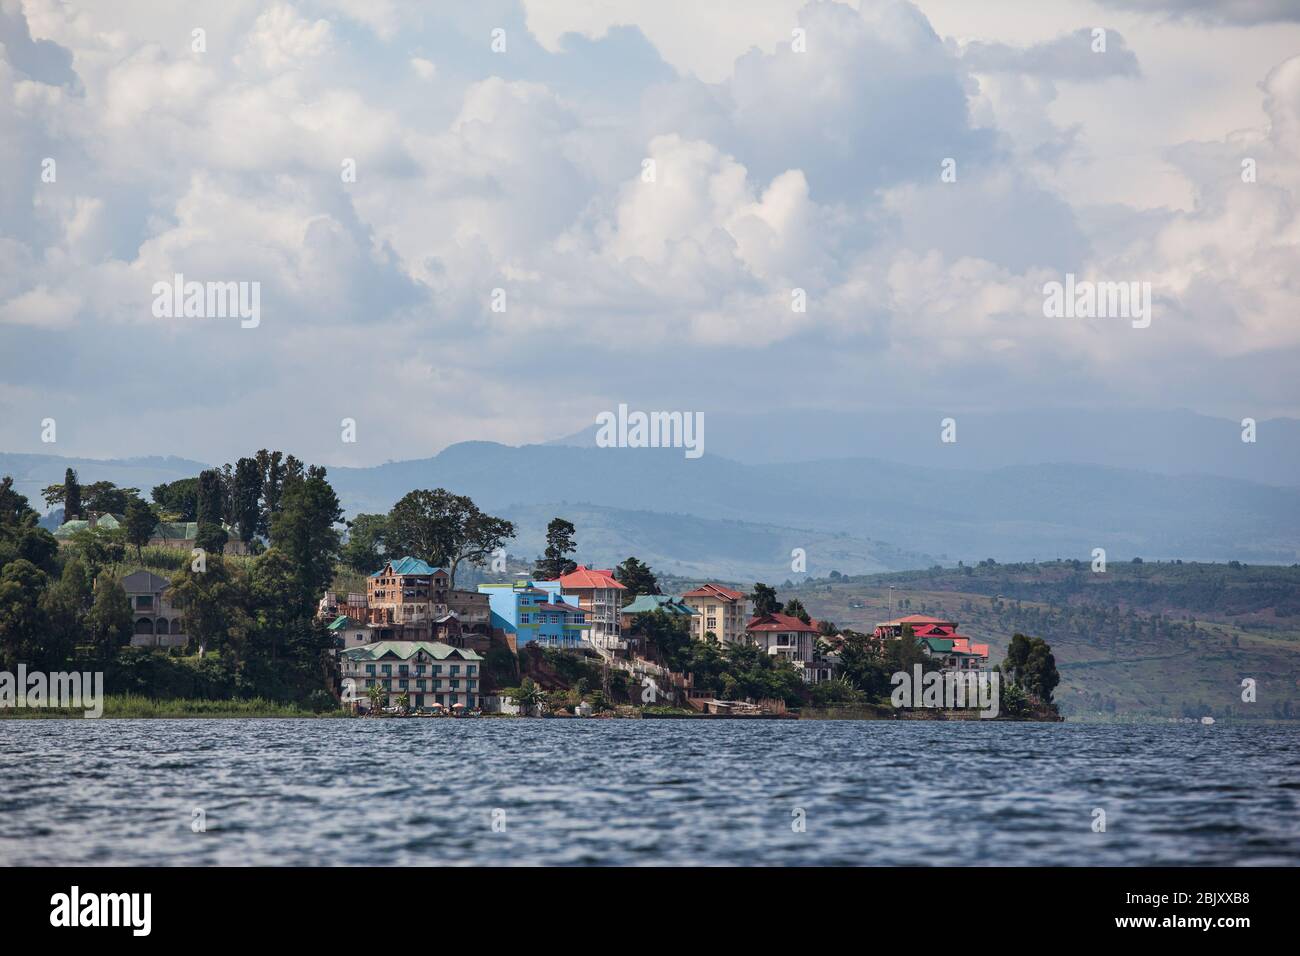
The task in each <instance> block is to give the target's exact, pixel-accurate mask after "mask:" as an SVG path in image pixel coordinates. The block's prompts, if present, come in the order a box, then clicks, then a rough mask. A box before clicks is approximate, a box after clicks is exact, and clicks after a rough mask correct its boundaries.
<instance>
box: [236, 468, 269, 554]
mask: <svg viewBox="0 0 1300 956" xmlns="http://www.w3.org/2000/svg"><path fill="white" fill-rule="evenodd" d="M231 497H232V509H231V510H232V512H233V514H234V519H235V523H236V524H237V525H238V526H239V540H241V541H243V542H244V544H245V545H246V546H249V547H251V546H252V544H253V540H254V539H255V538H256V537H257V529H258V527H259V526H260V525H261V522H262V471H261V469H260V468H259V467H258V464H257V460H256V459H255V458H241V459H239V461H237V462H235V475H234V489H233V491H232V495H231Z"/></svg>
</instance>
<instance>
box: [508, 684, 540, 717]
mask: <svg viewBox="0 0 1300 956" xmlns="http://www.w3.org/2000/svg"><path fill="white" fill-rule="evenodd" d="M544 697H545V694H543V692H542V690H541V689H540V688H539V687H538V686H537V684H536V683H534V682H533V679H532V678H531V677H525V678H524V680H523V683H521V684H520V685H519V694H518V695H517V696H516V697H515V703H516V704H518V705H519V709H520V710H521V711H523V712H524V713H525V714H531V713H532V712H533V711H534V710H538V711H540V710H541V707H542V699H543V698H544Z"/></svg>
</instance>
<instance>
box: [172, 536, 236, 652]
mask: <svg viewBox="0 0 1300 956" xmlns="http://www.w3.org/2000/svg"><path fill="white" fill-rule="evenodd" d="M206 568H207V570H205V571H195V570H193V567H192V565H186V566H185V567H183V568H181V570H180V571H178V572H176V574H175V576H173V577H172V592H171V599H172V602H173V603H175V604H176V605H178V606H179V607H181V608H182V609H183V616H184V620H185V633H187V634H189V635H190V636H191V637H192V638H194V640H196V641H197V642H198V645H199V652H200V653H201V654H202V653H204V652H205V651H206V650H207V649H208V648H209V647H213V648H216V649H217V650H219V651H222V652H228V653H229V654H230V655H231V656H232V657H233V658H235V659H236V660H239V659H240V658H241V657H242V656H243V654H244V651H245V648H246V641H247V637H248V629H249V619H248V612H247V610H246V608H247V605H248V600H247V596H246V595H245V593H244V590H245V587H244V582H243V581H242V580H241V579H240V578H239V577H238V576H237V575H236V574H235V573H232V571H231V569H230V568H228V567H227V566H226V562H225V559H224V558H222V557H221V555H220V554H219V553H218V554H214V555H212V556H210V557H209V558H208V560H207V562H206Z"/></svg>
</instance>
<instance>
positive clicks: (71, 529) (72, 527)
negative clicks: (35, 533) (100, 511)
mask: <svg viewBox="0 0 1300 956" xmlns="http://www.w3.org/2000/svg"><path fill="white" fill-rule="evenodd" d="M89 527H90V522H89V521H82V520H81V519H80V518H75V519H73V520H72V521H65V522H64V523H63V524H62V525H60V526H59V528H58V530H57V531H55V532H54V537H56V538H71V537H72V536H73V535H74V534H76V533H77V532H78V531H84V530H85V529H87V528H89Z"/></svg>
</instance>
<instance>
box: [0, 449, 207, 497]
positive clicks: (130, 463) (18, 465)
mask: <svg viewBox="0 0 1300 956" xmlns="http://www.w3.org/2000/svg"><path fill="white" fill-rule="evenodd" d="M208 467H210V466H209V465H205V464H203V463H202V462H198V461H190V460H189V459H187V458H176V457H173V456H171V455H168V456H166V457H158V456H151V457H148V458H110V459H101V458H60V457H59V456H58V455H11V454H6V453H3V452H0V475H12V476H13V479H14V487H15V488H16V489H17V490H18V491H19V492H21V493H22V494H24V495H26V496H27V500H28V501H29V502H30V503H31V506H32V507H33V508H35V509H36V510H37V511H44V510H45V501H44V500H43V499H42V498H41V489H43V488H46V487H48V486H49V485H57V484H62V483H63V473H64V472H65V471H66V470H67V469H69V468H75V469H76V471H77V480H78V481H80V482H81V483H82V484H83V485H85V484H90V483H91V482H93V481H111V482H113V484H115V485H118V486H119V487H122V488H139V489H140V493H141V494H142V495H143V496H144V497H145V499H148V497H149V492H150V490H151V489H152V488H153V487H154V485H159V484H162V483H163V482H167V481H175V480H176V479H178V478H193V477H194V476H195V475H197V474H198V473H199V472H200V471H202V470H203V469H204V468H208Z"/></svg>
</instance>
